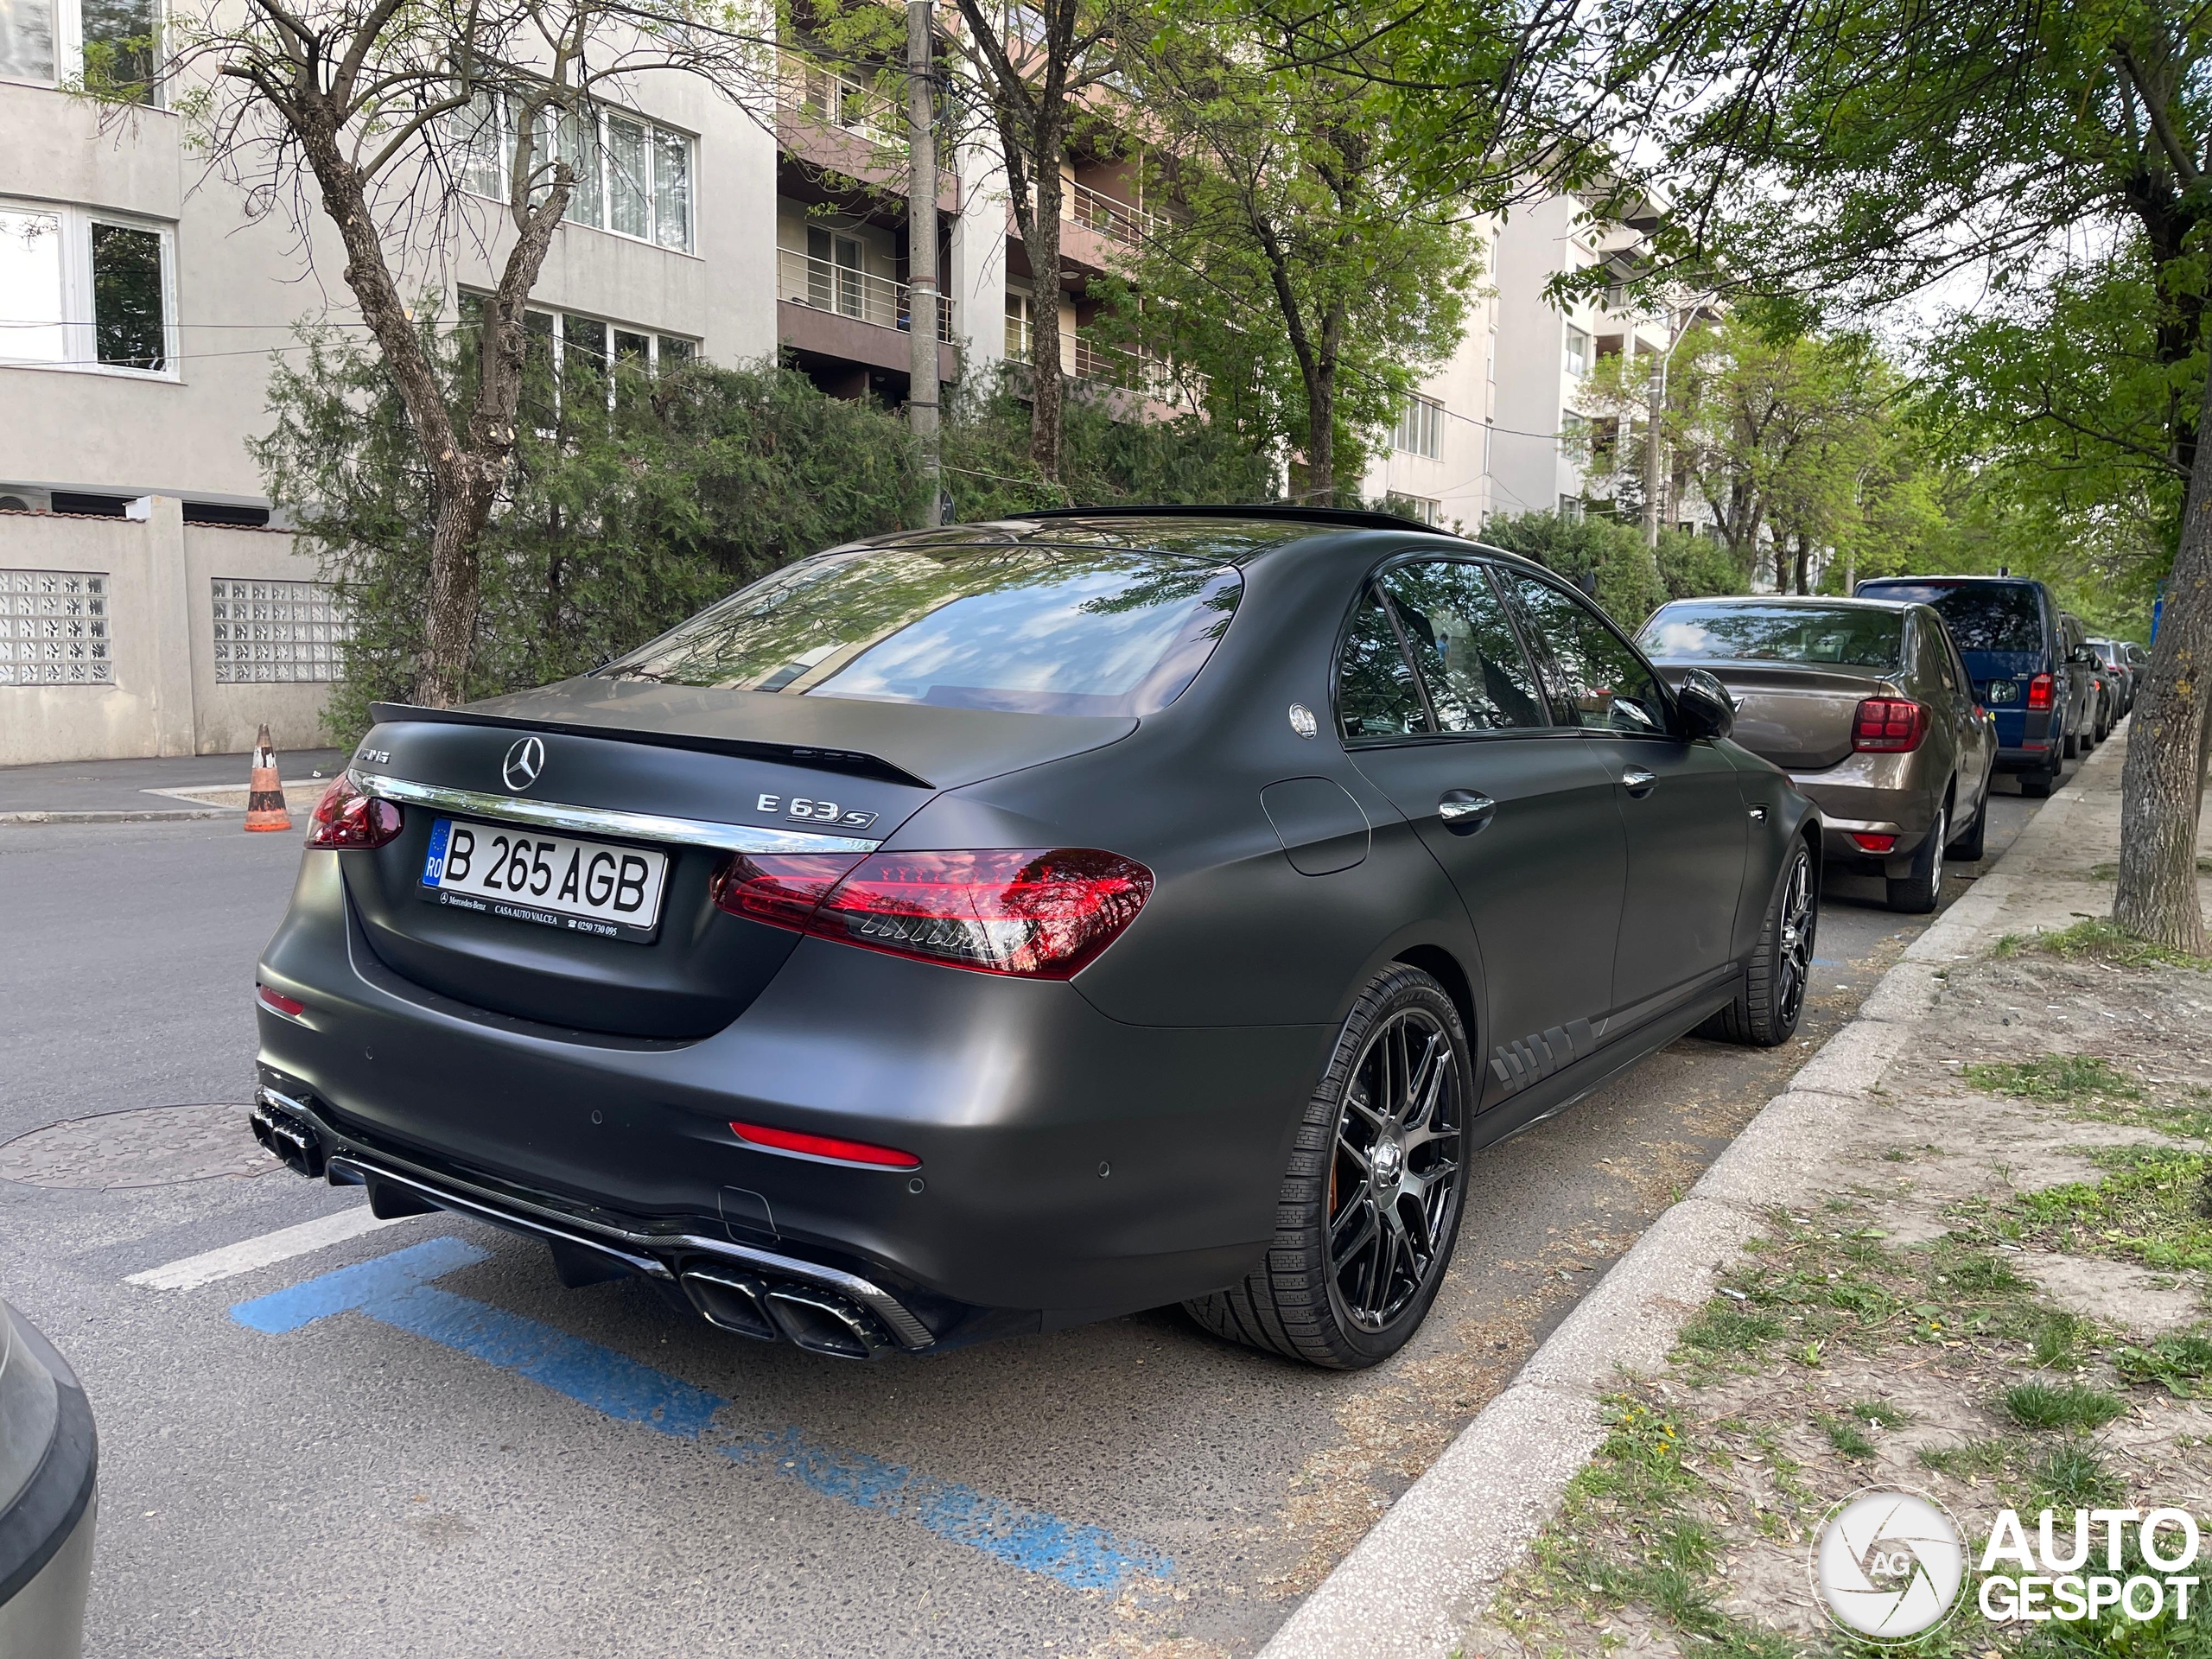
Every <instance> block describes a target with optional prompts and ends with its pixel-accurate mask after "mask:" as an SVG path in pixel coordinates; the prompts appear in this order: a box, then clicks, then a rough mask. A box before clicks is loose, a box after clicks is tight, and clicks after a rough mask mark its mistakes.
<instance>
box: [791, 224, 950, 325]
mask: <svg viewBox="0 0 2212 1659" xmlns="http://www.w3.org/2000/svg"><path fill="white" fill-rule="evenodd" d="M776 292H777V295H778V296H779V298H782V299H786V300H789V301H791V302H792V303H793V304H795V305H809V306H812V307H813V308H815V309H816V310H817V311H828V312H830V313H832V314H834V315H837V316H841V317H850V318H852V319H853V320H854V321H857V322H866V323H872V324H874V326H875V327H878V328H896V329H899V331H901V332H902V333H903V332H905V331H906V329H908V328H909V327H912V314H911V312H910V311H909V309H908V306H909V295H910V292H911V290H910V289H908V287H907V285H906V283H894V282H893V281H892V280H891V279H890V278H889V277H878V276H876V275H875V274H874V272H872V271H866V270H860V269H858V268H857V267H855V266H853V265H842V264H836V262H834V261H832V260H829V259H820V258H817V257H815V256H814V255H812V254H809V253H801V252H800V251H798V249H797V248H778V249H777V250H776ZM937 337H938V340H939V341H940V342H942V343H943V344H944V345H947V346H950V344H951V343H952V341H953V338H954V334H953V327H952V302H951V301H950V299H947V298H945V297H944V296H938V321H937Z"/></svg>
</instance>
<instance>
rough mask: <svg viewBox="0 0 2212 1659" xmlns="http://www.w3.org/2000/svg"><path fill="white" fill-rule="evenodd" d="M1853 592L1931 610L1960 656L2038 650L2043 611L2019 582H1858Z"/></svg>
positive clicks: (2034, 597) (2030, 591) (2033, 594)
mask: <svg viewBox="0 0 2212 1659" xmlns="http://www.w3.org/2000/svg"><path fill="white" fill-rule="evenodd" d="M1859 592H1861V593H1862V594H1866V595H1868V596H1869V597H1870V598H1879V599H1916V600H1918V601H1920V602H1921V603H1922V604H1923V605H1933V606H1934V607H1936V611H1937V613H1939V614H1940V615H1941V616H1942V619H1943V621H1944V623H1945V625H1946V626H1948V627H1949V628H1950V630H1951V638H1952V639H1955V640H1957V641H1958V644H1959V649H1960V650H1961V651H2041V650H2042V649H2043V609H2042V607H2040V606H2038V605H2037V603H2036V590H2035V589H2034V588H2032V587H2031V586H2029V584H2028V583H2026V582H1861V583H1860V584H1859Z"/></svg>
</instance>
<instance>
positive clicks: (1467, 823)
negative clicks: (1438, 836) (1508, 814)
mask: <svg viewBox="0 0 2212 1659" xmlns="http://www.w3.org/2000/svg"><path fill="white" fill-rule="evenodd" d="M1436 816H1437V817H1440V818H1441V819H1443V820H1444V827H1445V828H1446V829H1449V830H1450V831H1451V832H1452V834H1453V835H1455V836H1471V835H1473V834H1474V833H1475V832H1476V831H1477V830H1478V829H1482V828H1483V827H1484V825H1486V824H1488V823H1490V821H1491V819H1492V818H1494V817H1497V802H1496V801H1494V800H1492V799H1491V798H1490V797H1489V796H1487V795H1485V794H1484V793H1483V792H1482V791H1480V790H1479V789H1447V790H1446V791H1444V794H1443V797H1442V798H1440V800H1438V802H1437V803H1436Z"/></svg>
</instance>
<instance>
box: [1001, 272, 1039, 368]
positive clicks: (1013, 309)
mask: <svg viewBox="0 0 2212 1659" xmlns="http://www.w3.org/2000/svg"><path fill="white" fill-rule="evenodd" d="M1036 337H1037V312H1036V308H1035V307H1034V305H1033V303H1032V302H1031V300H1030V297H1029V296H1028V295H1027V294H1021V293H1017V292H1016V291H1015V290H1014V289H1007V293H1006V354H1007V356H1008V357H1010V358H1013V359H1015V360H1017V361H1019V362H1022V363H1027V361H1028V360H1029V347H1030V343H1031V341H1033V340H1035V339H1036Z"/></svg>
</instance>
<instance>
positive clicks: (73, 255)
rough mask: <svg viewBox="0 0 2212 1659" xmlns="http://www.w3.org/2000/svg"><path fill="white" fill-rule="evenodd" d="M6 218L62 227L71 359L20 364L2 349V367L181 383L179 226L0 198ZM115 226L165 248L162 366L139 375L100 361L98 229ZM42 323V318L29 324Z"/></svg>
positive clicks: (64, 314)
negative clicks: (39, 216)
mask: <svg viewBox="0 0 2212 1659" xmlns="http://www.w3.org/2000/svg"><path fill="white" fill-rule="evenodd" d="M0 213H43V214H50V215H52V216H53V217H54V218H56V219H60V221H61V317H60V322H61V339H62V346H63V350H64V352H65V353H66V355H65V356H63V357H61V358H60V359H53V360H49V361H43V362H40V361H32V360H29V359H16V358H13V357H10V356H9V355H8V354H7V352H6V347H5V346H4V344H0V367H6V368H12V369H45V370H60V371H63V372H68V373H73V374H112V375H119V376H121V377H122V378H124V379H126V380H167V381H171V382H175V381H181V379H182V378H184V377H183V375H182V373H181V371H180V369H179V367H178V361H179V356H180V353H181V350H182V345H181V339H182V334H181V329H180V328H179V327H178V325H177V297H176V226H174V225H171V224H166V223H164V222H162V220H160V219H141V218H139V217H138V216H137V214H135V213H109V212H108V211H107V210H106V209H105V208H90V207H70V206H67V205H66V204H64V203H61V202H54V201H29V200H23V199H22V198H20V197H4V196H0ZM94 225H112V226H118V227H119V228H121V229H124V230H130V231H151V232H154V233H155V234H156V235H157V236H158V237H160V238H161V243H162V366H161V367H160V368H158V369H134V368H132V367H130V365H128V364H124V363H103V362H101V361H100V360H99V334H98V332H97V331H98V320H97V319H96V318H95V317H94V316H93V315H92V226H94ZM24 321H43V319H41V318H29V319H24Z"/></svg>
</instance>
